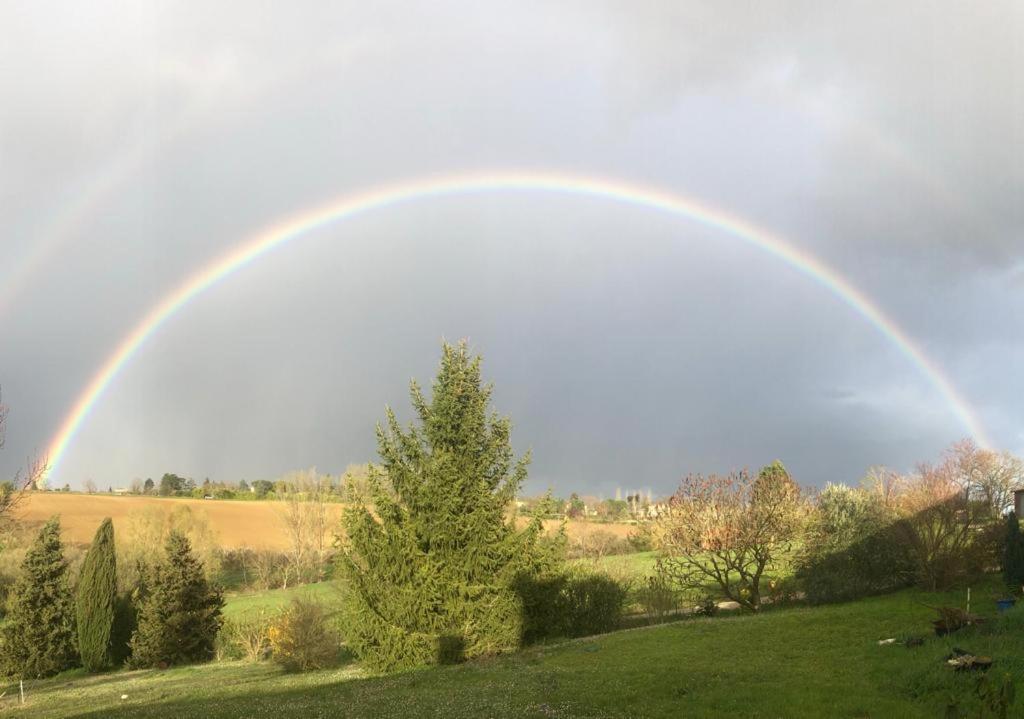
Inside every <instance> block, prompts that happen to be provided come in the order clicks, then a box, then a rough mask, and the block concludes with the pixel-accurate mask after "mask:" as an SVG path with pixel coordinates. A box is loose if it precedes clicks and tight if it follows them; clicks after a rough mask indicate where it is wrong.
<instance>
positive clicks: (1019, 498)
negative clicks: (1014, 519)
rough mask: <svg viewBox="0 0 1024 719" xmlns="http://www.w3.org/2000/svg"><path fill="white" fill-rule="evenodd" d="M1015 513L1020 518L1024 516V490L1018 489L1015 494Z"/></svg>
mask: <svg viewBox="0 0 1024 719" xmlns="http://www.w3.org/2000/svg"><path fill="white" fill-rule="evenodd" d="M1013 511H1014V512H1016V513H1017V516H1018V517H1020V516H1021V514H1024V489H1018V490H1017V491H1016V492H1014V493H1013Z"/></svg>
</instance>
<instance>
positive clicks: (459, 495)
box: [339, 342, 544, 670]
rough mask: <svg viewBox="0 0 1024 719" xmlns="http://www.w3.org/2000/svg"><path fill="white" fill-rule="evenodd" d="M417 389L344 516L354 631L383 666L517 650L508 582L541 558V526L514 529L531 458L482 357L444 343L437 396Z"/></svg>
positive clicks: (364, 652) (347, 608)
mask: <svg viewBox="0 0 1024 719" xmlns="http://www.w3.org/2000/svg"><path fill="white" fill-rule="evenodd" d="M411 394H412V404H413V407H414V409H415V411H416V415H417V417H418V420H419V422H418V424H417V425H411V426H409V428H408V429H404V430H403V429H402V428H401V426H400V425H399V423H398V420H397V419H396V418H395V415H394V412H392V411H391V410H390V408H389V409H388V410H387V424H386V427H381V426H379V425H378V427H377V442H378V452H379V454H380V457H381V466H380V467H372V468H371V471H370V473H369V478H368V482H367V484H368V487H369V495H370V496H369V497H368V498H367V497H364V496H353V497H352V503H351V505H350V507H349V508H348V509H347V510H346V512H345V514H344V519H343V524H344V529H345V535H346V541H345V543H344V551H343V552H342V553H341V555H340V558H339V567H340V570H341V572H342V574H343V576H344V578H345V580H346V581H345V582H344V586H345V587H346V595H345V603H344V612H343V616H344V619H345V624H346V625H347V626H346V637H347V638H348V641H349V644H350V646H352V647H353V648H354V650H355V651H356V652H357V653H358V654H359V655H360V656H361V658H362V659H363V661H364V662H365V663H366V664H367V665H369V666H370V667H372V668H375V669H379V670H390V669H396V668H402V667H409V666H416V665H422V664H430V663H435V662H445V661H451V660H457V659H460V658H463V657H465V658H468V657H472V656H478V655H482V654H487V653H493V652H498V651H502V650H508V649H511V648H514V647H516V646H518V644H519V641H520V638H521V632H522V617H521V614H522V606H521V603H520V602H519V600H518V598H517V596H516V594H515V592H514V591H513V590H512V589H511V584H512V583H513V582H514V581H515V580H516V578H517V577H518V576H519V575H520V573H522V572H524V571H527V570H536V569H538V568H539V565H540V564H542V563H543V562H544V557H543V551H542V547H541V546H540V545H539V539H540V522H539V521H534V522H533V523H532V524H531V525H530V526H529V527H527V528H526V529H524V530H517V529H516V528H515V524H514V519H513V517H512V514H511V512H510V509H511V507H512V506H513V503H514V500H515V497H516V493H517V492H518V490H519V488H520V486H521V485H522V483H523V481H524V480H525V478H526V468H527V463H528V461H529V458H528V457H524V458H522V459H520V460H519V461H515V460H514V458H513V453H512V448H511V445H510V443H509V435H510V429H511V425H510V422H509V420H508V419H507V418H499V417H497V416H496V415H495V414H494V413H493V412H491V411H490V409H489V403H490V398H491V387H490V386H489V385H481V381H480V358H479V357H470V356H469V353H468V350H467V347H466V344H465V343H464V342H463V343H460V344H459V345H457V346H452V345H449V344H447V343H445V344H444V346H443V354H442V358H441V367H440V371H439V372H438V375H437V378H436V380H435V381H434V384H433V396H432V398H431V399H430V401H428V400H427V399H426V398H425V397H424V395H423V393H422V391H421V390H420V388H419V386H418V385H417V384H416V383H415V382H413V383H412V386H411ZM367 500H369V501H367Z"/></svg>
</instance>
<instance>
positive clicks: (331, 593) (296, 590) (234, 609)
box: [224, 582, 341, 619]
mask: <svg viewBox="0 0 1024 719" xmlns="http://www.w3.org/2000/svg"><path fill="white" fill-rule="evenodd" d="M295 597H305V598H308V599H314V600H316V601H319V602H322V603H323V604H324V605H325V606H327V607H331V606H333V605H336V604H338V602H339V601H341V600H340V594H339V591H338V585H337V584H336V583H335V582H318V583H316V584H300V585H298V586H295V587H289V588H288V589H268V590H265V591H262V592H247V593H244V594H228V595H227V596H225V597H224V616H225V617H227V618H229V619H234V618H238V617H241V616H243V615H245V614H250V613H253V612H258V611H259V610H261V609H262V610H265V611H268V612H274V611H276V610H278V609H284V608H285V607H286V606H287V605H288V603H289V602H290V601H291V600H292V599H293V598H295Z"/></svg>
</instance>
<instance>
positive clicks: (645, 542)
mask: <svg viewBox="0 0 1024 719" xmlns="http://www.w3.org/2000/svg"><path fill="white" fill-rule="evenodd" d="M626 541H627V542H628V543H629V548H630V550H631V551H633V552H650V551H651V550H652V549H654V530H653V528H652V527H651V524H650V523H649V522H648V523H643V524H638V525H637V527H636V529H634V530H633V531H632V532H630V533H629V536H628V537H626Z"/></svg>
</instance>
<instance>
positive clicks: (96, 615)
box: [77, 517, 117, 672]
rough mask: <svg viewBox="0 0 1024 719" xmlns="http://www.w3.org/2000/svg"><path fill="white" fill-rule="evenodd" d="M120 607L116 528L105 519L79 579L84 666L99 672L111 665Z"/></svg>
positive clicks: (78, 604)
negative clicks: (114, 633)
mask: <svg viewBox="0 0 1024 719" xmlns="http://www.w3.org/2000/svg"><path fill="white" fill-rule="evenodd" d="M116 605H117V560H116V558H115V554H114V525H113V523H112V522H111V521H110V518H109V517H108V518H106V519H104V520H103V522H102V524H100V527H99V529H97V530H96V536H95V537H93V540H92V546H91V547H89V551H88V553H87V554H86V555H85V561H84V562H83V563H82V571H81V574H79V577H78V602H77V609H78V614H77V616H78V651H79V653H80V654H81V656H82V666H84V667H85V668H86V669H87V670H88V671H90V672H97V671H100V670H101V669H103V668H104V667H106V666H108V665H109V664H110V663H111V631H112V629H113V625H114V612H115V609H116Z"/></svg>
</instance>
